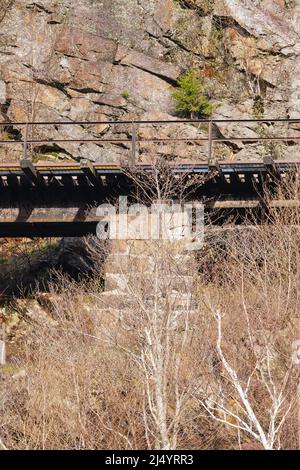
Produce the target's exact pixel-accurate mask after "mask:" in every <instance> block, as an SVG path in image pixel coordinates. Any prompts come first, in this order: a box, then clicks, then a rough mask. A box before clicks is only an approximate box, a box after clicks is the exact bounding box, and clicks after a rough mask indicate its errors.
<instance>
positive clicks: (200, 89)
mask: <svg viewBox="0 0 300 470" xmlns="http://www.w3.org/2000/svg"><path fill="white" fill-rule="evenodd" d="M173 97H174V99H175V102H176V111H177V112H178V113H181V114H185V115H189V116H190V118H191V119H194V118H195V116H210V115H211V113H212V111H213V104H212V103H210V102H209V100H208V98H207V97H206V96H205V85H204V83H203V82H202V80H200V79H199V78H198V77H197V75H196V74H195V72H194V70H190V71H189V72H187V73H185V74H184V75H182V77H181V78H180V79H179V80H178V88H177V89H176V90H175V91H174V92H173Z"/></svg>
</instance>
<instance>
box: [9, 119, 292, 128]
mask: <svg viewBox="0 0 300 470" xmlns="http://www.w3.org/2000/svg"><path fill="white" fill-rule="evenodd" d="M210 122H212V123H239V122H243V123H247V122H257V123H273V122H280V123H284V122H287V123H293V124H295V123H300V117H299V118H274V119H272V118H269V119H267V118H263V119H170V120H168V119H165V120H149V121H144V120H136V119H133V120H131V121H126V120H124V121H28V122H26V121H19V122H18V121H16V122H14V121H11V122H9V121H6V122H0V127H6V126H10V127H11V126H14V125H15V126H27V125H29V126H46V125H62V126H65V125H69V126H70V125H81V126H84V125H85V126H89V125H97V124H105V125H108V124H109V125H118V124H189V123H196V124H197V123H199V124H203V123H204V124H209V123H210Z"/></svg>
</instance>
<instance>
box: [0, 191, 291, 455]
mask: <svg viewBox="0 0 300 470" xmlns="http://www.w3.org/2000/svg"><path fill="white" fill-rule="evenodd" d="M283 189H284V188H283ZM284 191H285V189H284ZM278 194H279V193H277V195H276V197H278ZM297 195H298V192H297V191H294V190H293V194H291V192H289V194H288V195H287V197H288V199H295V198H297V197H298V196H297ZM268 217H269V222H271V223H270V224H269V225H261V226H260V225H258V224H257V225H254V226H252V227H248V228H247V229H239V230H231V231H227V232H219V234H218V235H211V236H210V239H208V240H207V244H206V246H205V247H204V249H203V250H202V252H200V253H198V267H199V266H200V269H199V273H198V275H196V271H197V269H196V266H195V261H194V260H193V259H192V257H187V258H186V259H185V261H186V262H184V258H183V257H182V256H181V255H180V256H179V252H180V250H181V249H182V247H181V248H180V249H179V247H177V248H176V247H175V245H173V246H172V244H169V245H168V244H166V243H161V242H151V243H150V242H139V245H138V244H137V243H133V245H132V246H133V249H132V250H131V251H130V252H129V253H128V254H127V255H126V256H127V257H126V256H125V257H124V260H125V265H124V264H122V263H120V273H121V274H122V269H123V271H124V272H123V274H124V276H125V278H126V279H127V284H126V287H125V289H124V290H123V291H121V290H120V292H119V296H117V297H116V298H115V300H117V302H116V304H115V305H114V304H113V302H112V297H108V298H110V301H109V305H107V303H106V302H107V300H106V301H105V300H104V299H105V296H103V295H102V285H101V283H99V282H98V281H97V276H96V277H95V279H94V280H91V281H86V282H85V283H81V284H78V283H75V282H72V281H70V280H67V279H65V278H64V277H62V278H60V280H59V281H57V282H58V283H59V292H58V291H57V289H55V288H53V289H52V291H51V292H50V294H49V296H50V298H49V303H50V307H49V311H50V315H51V318H52V321H49V322H44V323H43V324H39V323H36V324H34V325H32V328H31V329H30V333H29V334H28V335H27V336H26V337H25V338H23V340H22V341H20V344H19V353H18V354H17V355H16V356H15V358H14V364H13V366H14V370H13V371H6V373H4V370H3V371H2V381H1V385H0V394H1V407H0V423H1V427H0V438H1V441H2V442H3V444H4V445H5V446H6V447H7V448H13V449H54V448H61V449H83V448H84V449H112V448H114V449H131V448H133V449H141V448H160V449H162V448H164V449H167V448H184V449H199V448H202V449H203V448H204V449H217V448H219V449H220V448H227V449H228V448H239V449H246V448H258V449H260V448H263V447H266V446H267V445H269V446H270V447H274V448H279V447H281V448H296V447H298V446H299V442H298V434H297V430H298V426H299V424H298V416H297V414H298V408H299V403H298V405H297V403H296V388H297V385H298V383H299V370H298V368H297V367H296V366H294V365H292V364H291V354H292V342H293V340H296V339H299V243H300V230H299V223H298V222H299V221H298V217H299V216H298V209H295V208H294V209H290V210H289V211H281V210H278V209H272V210H271V212H270V213H269V215H268ZM174 248H176V249H174ZM92 250H94V256H95V257H97V256H99V259H100V260H102V259H103V257H102V254H101V253H102V252H101V250H100V252H99V253H100V254H98V255H97V253H98V251H97V249H96V248H95V246H94V245H93V248H92ZM145 257H146V259H145ZM147 257H148V258H147ZM124 260H123V261H124ZM141 261H143V262H145V263H146V265H145V264H143V262H142V263H141ZM101 262H102V261H101ZM126 263H127V264H126ZM190 274H192V280H191V279H190V278H188V277H187V276H188V275H190ZM178 286H179V287H178ZM51 296H52V297H51ZM106 299H107V297H106ZM184 299H185V300H184ZM120 300H121V301H122V302H123V305H122V306H120V305H119V301H120ZM183 300H184V301H183ZM53 320H54V323H53ZM220 321H221V327H222V330H221V341H219V343H218V326H220ZM219 339H220V338H219ZM224 358H225V359H226V361H227V362H226V361H224ZM228 365H229V366H230V367H231V369H232V370H233V371H234V373H235V376H236V379H237V380H238V383H239V384H240V386H241V387H242V390H244V391H246V399H247V400H248V402H249V406H250V407H251V409H252V411H253V413H254V414H255V418H256V420H257V422H258V424H259V426H260V427H261V429H262V431H263V433H264V434H265V436H266V440H265V441H264V440H263V439H262V438H261V436H260V435H258V437H257V429H256V427H255V426H256V425H255V423H254V421H253V419H252V421H251V419H250V418H251V416H250V417H249V410H247V409H246V408H245V403H244V402H243V401H242V400H241V394H240V393H239V391H238V389H237V387H236V383H235V382H234V380H233V378H232V375H230V373H229V372H228V371H229V368H228V367H227V366H228ZM281 390H282V397H281V398H282V400H281V399H280V400H279V401H278V397H279V395H280V391H281ZM279 398H280V397H279ZM277 405H278V406H277ZM276 406H277V408H276ZM247 413H248V414H247ZM272 416H273V417H274V419H273V421H272ZM239 420H242V421H243V422H246V424H248V425H249V426H250V430H251V429H252V430H253V433H254V434H251V432H249V429H248V430H247V429H245V428H243V426H241V421H239ZM253 423H254V424H253ZM270 424H271V425H275V427H276V426H278V425H280V429H279V431H278V433H275V435H273V437H274V439H273V438H272V436H271V434H272V432H271V434H270V436H269V431H270V429H271V431H272V426H270ZM251 426H252V428H251ZM273 434H274V433H273Z"/></svg>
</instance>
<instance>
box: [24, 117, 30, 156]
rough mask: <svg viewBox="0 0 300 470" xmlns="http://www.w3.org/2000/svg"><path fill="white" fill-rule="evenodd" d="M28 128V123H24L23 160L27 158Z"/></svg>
mask: <svg viewBox="0 0 300 470" xmlns="http://www.w3.org/2000/svg"><path fill="white" fill-rule="evenodd" d="M28 130H29V124H28V122H27V123H26V125H25V132H24V141H23V160H27V153H28Z"/></svg>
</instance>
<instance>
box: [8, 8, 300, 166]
mask: <svg viewBox="0 0 300 470" xmlns="http://www.w3.org/2000/svg"><path fill="white" fill-rule="evenodd" d="M299 19H300V0H78V1H76V2H74V1H71V0H43V1H40V2H38V1H37V2H34V1H30V0H0V102H1V104H0V110H1V120H2V122H3V121H5V122H6V121H27V120H35V121H70V122H72V121H99V122H100V124H90V125H85V126H83V125H78V124H74V125H72V126H63V125H59V124H58V125H57V126H52V127H50V128H49V127H46V126H35V127H34V129H33V130H32V132H31V135H32V137H34V138H36V139H43V138H47V137H49V136H50V135H51V136H52V137H53V138H55V139H68V138H70V137H72V138H77V139H79V140H80V139H90V140H93V139H99V138H114V139H119V140H122V139H127V138H128V137H130V136H131V133H132V129H131V126H130V125H123V126H120V125H119V126H111V125H107V124H101V122H105V121H111V120H120V119H123V120H124V119H125V120H129V121H130V120H132V119H141V120H148V119H152V120H156V119H176V117H175V114H174V102H173V99H172V90H173V89H174V86H176V81H177V79H178V77H179V76H180V74H181V73H182V72H184V71H185V70H189V69H190V68H192V67H193V68H195V69H196V70H197V71H198V73H199V76H201V77H203V79H204V80H205V82H206V84H207V87H208V94H209V96H210V98H211V100H212V101H213V102H215V104H216V106H215V111H214V114H213V117H214V118H220V119H224V118H225V119H226V118H242V119H247V118H255V117H264V116H265V117H271V118H286V117H291V118H295V117H299V116H300V100H299V96H300V79H299V71H300V63H299V61H298V58H299V54H300V21H299ZM293 127H294V128H293V129H292V128H287V127H286V125H257V124H253V123H250V124H249V123H246V124H243V125H240V124H239V125H237V124H222V125H220V126H218V128H217V127H216V128H215V129H214V132H215V133H216V134H217V135H225V136H226V137H234V136H240V137H255V136H260V137H266V136H272V135H280V134H281V135H283V134H285V135H289V136H298V135H299V136H300V134H299V130H298V126H297V125H296V124H295V125H293ZM138 133H139V135H140V136H142V137H148V138H149V137H158V136H159V137H166V136H169V137H187V138H195V137H203V136H205V135H207V128H206V127H205V126H192V125H182V124H178V125H177V124H176V125H174V124H172V125H169V126H164V127H162V126H157V125H156V126H154V125H153V126H145V125H143V126H141V127H140V128H139V129H138ZM22 136H24V128H22V127H20V126H8V127H6V128H4V129H3V131H2V137H4V138H5V139H13V138H16V137H17V138H18V137H22ZM298 150H299V149H298V145H297V140H293V139H291V141H290V142H289V145H283V144H273V145H270V144H266V143H264V144H261V145H257V144H255V145H250V144H247V143H245V142H243V143H242V142H239V143H237V142H228V143H227V144H226V145H224V144H222V145H221V144H219V145H216V146H215V156H216V157H217V158H219V159H222V158H223V159H224V158H234V159H245V158H246V159H247V158H248V159H250V158H257V156H260V157H262V156H264V155H267V154H270V153H271V154H272V155H273V156H274V158H278V157H280V158H281V157H288V158H293V157H295V156H297V153H298ZM139 152H140V158H146V157H147V156H149V155H152V154H153V153H154V154H157V153H160V154H164V155H166V156H168V157H170V158H180V159H195V158H200V159H205V158H206V156H207V151H206V148H205V146H204V145H200V144H198V145H196V144H193V145H186V144H183V143H180V144H175V143H169V144H168V145H167V144H160V145H158V144H155V146H154V144H148V143H146V144H145V143H144V144H140V148H139ZM20 153H21V149H20V148H17V146H16V145H14V146H10V147H9V148H8V147H7V146H6V147H2V148H1V159H2V161H3V160H4V159H6V160H12V158H18V157H19V155H20ZM129 155H130V146H129V145H128V144H127V143H124V142H116V143H115V144H113V145H112V144H101V145H100V144H99V143H93V142H88V143H83V144H82V143H81V144H80V143H76V144H70V143H57V144H52V145H46V144H42V143H41V144H39V145H36V146H35V155H34V158H36V159H43V160H44V159H46V158H47V159H59V158H69V159H77V160H78V159H81V158H88V159H90V160H93V161H117V160H120V159H122V158H127V157H128V156H129Z"/></svg>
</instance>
